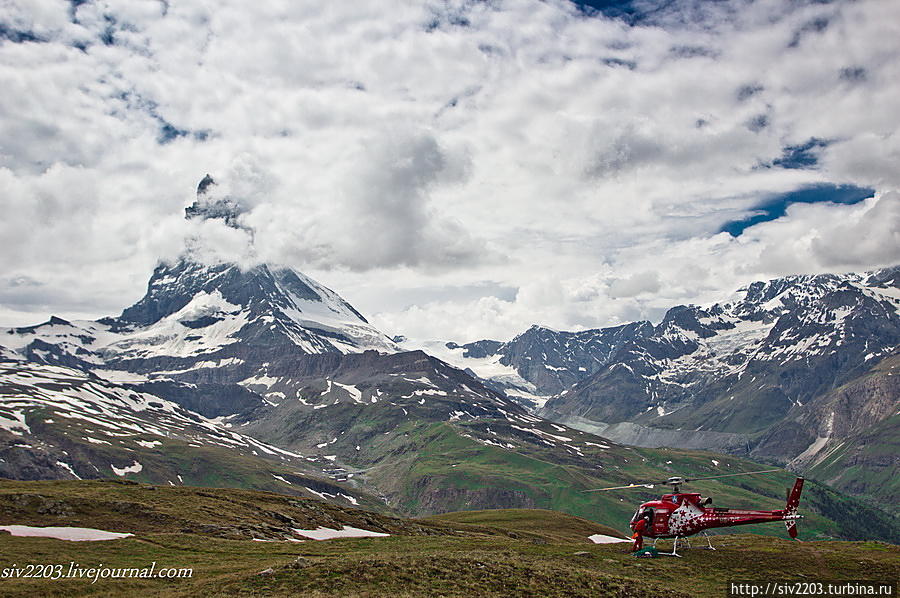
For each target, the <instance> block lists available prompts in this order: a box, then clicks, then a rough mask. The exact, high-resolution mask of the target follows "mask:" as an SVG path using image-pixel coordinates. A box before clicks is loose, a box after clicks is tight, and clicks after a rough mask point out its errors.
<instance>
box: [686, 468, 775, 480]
mask: <svg viewBox="0 0 900 598" xmlns="http://www.w3.org/2000/svg"><path fill="white" fill-rule="evenodd" d="M776 471H781V470H780V469H761V470H759V471H742V472H740V473H725V474H722V475H710V476H705V477H702V478H684V481H685V482H696V481H697V480H715V479H716V478H730V477H734V476H736V475H751V474H754V473H774V472H776Z"/></svg>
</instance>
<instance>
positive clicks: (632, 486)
mask: <svg viewBox="0 0 900 598" xmlns="http://www.w3.org/2000/svg"><path fill="white" fill-rule="evenodd" d="M776 471H782V470H780V469H761V470H759V471H741V472H739V473H724V474H722V475H710V476H703V477H702V478H680V481H678V482H675V483H677V484H686V483H688V482H696V481H698V480H715V479H718V478H730V477H734V476H738V475H752V474H755V473H774V472H776ZM673 482H674V478H669V479H668V480H665V481H662V482H635V483H633V484H628V485H627V486H612V487H610V488H592V489H591V490H582V492H604V491H606V490H634V489H636V488H649V489H651V490H652V489H653V487H654V486H664V485H666V484H671V483H673Z"/></svg>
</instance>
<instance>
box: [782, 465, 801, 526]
mask: <svg viewBox="0 0 900 598" xmlns="http://www.w3.org/2000/svg"><path fill="white" fill-rule="evenodd" d="M802 491H803V478H797V481H796V482H794V487H793V488H792V489H791V493H790V494H789V495H788V499H787V504H786V505H785V507H784V526H785V527H786V528H787V533H788V535H789V536H790V537H791V538H793V539H794V540H796V539H797V520H798V519H799V518H800V515H798V514H797V507H799V506H800V493H801V492H802Z"/></svg>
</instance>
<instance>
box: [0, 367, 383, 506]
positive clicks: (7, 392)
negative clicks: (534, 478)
mask: <svg viewBox="0 0 900 598" xmlns="http://www.w3.org/2000/svg"><path fill="white" fill-rule="evenodd" d="M0 477H2V478H10V479H24V480H39V479H81V478H85V479H87V478H118V479H125V478H128V479H133V480H141V481H144V482H151V483H155V484H164V485H182V484H196V485H207V486H228V485H235V486H241V487H249V488H258V489H270V490H275V489H278V490H281V491H282V492H288V493H294V494H299V495H305V496H320V497H328V498H330V499H332V500H334V501H335V502H338V503H343V504H354V505H355V504H365V505H368V506H370V507H383V504H382V503H381V502H380V501H377V500H376V499H374V498H373V497H371V496H369V495H368V494H366V493H365V492H361V491H360V490H359V489H355V488H353V487H352V483H348V484H341V483H337V482H336V481H335V479H334V478H335V477H338V476H334V475H333V472H332V471H331V468H330V464H329V463H328V462H327V461H326V462H324V463H322V464H317V463H316V462H315V459H313V460H309V459H307V458H306V457H305V456H304V455H302V454H299V453H296V452H293V451H289V450H284V449H282V448H279V447H276V446H272V445H270V444H267V443H264V442H260V441H259V440H256V439H255V438H252V437H251V436H248V435H246V434H243V433H240V432H238V431H237V430H235V429H234V427H233V426H230V425H228V424H223V423H222V422H221V421H217V420H211V419H208V418H205V417H203V416H200V415H198V414H197V413H194V412H192V411H189V410H187V409H184V408H182V407H181V406H179V405H177V404H175V403H172V402H170V401H167V400H165V399H162V398H160V397H158V396H155V395H152V394H148V393H141V392H137V391H135V390H134V389H132V388H127V387H124V386H121V385H116V384H113V383H110V382H107V381H105V380H103V379H101V378H98V377H96V376H92V375H90V374H88V373H86V372H83V371H80V370H75V369H71V368H63V367H59V366H48V365H45V364H37V363H33V362H26V361H23V360H6V361H4V360H0ZM345 481H346V480H345Z"/></svg>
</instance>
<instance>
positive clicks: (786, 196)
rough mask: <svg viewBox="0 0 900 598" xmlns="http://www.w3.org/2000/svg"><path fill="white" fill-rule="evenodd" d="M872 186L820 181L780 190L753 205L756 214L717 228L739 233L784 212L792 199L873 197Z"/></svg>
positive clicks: (834, 200)
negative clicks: (786, 190) (870, 187)
mask: <svg viewBox="0 0 900 598" xmlns="http://www.w3.org/2000/svg"><path fill="white" fill-rule="evenodd" d="M874 194H875V190H874V189H869V188H867V187H857V186H855V185H831V184H827V183H823V184H820V185H811V186H809V187H802V188H800V189H797V190H795V191H790V192H788V193H782V194H781V195H776V196H775V197H773V198H771V199H769V200H767V201H765V202H764V203H762V204H760V205H759V206H757V207H756V211H757V212H758V213H757V214H754V215H753V216H750V217H749V218H744V219H743V220H732V221H731V222H728V223H726V224H725V225H724V226H723V227H722V228H721V229H720V230H719V232H720V233H722V232H724V233H728V234H729V235H731V236H732V237H739V236H741V235H742V234H743V232H744V231H745V230H747V229H748V228H750V227H751V226H753V225H756V224H759V223H760V222H769V221H770V220H775V219H777V218H781V217H782V216H784V215H785V214H786V213H787V209H788V206H790V205H791V204H795V203H834V204H844V205H852V204H855V203H859V202H861V201H862V200H864V199H866V198H869V197H872V196H873V195H874Z"/></svg>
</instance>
